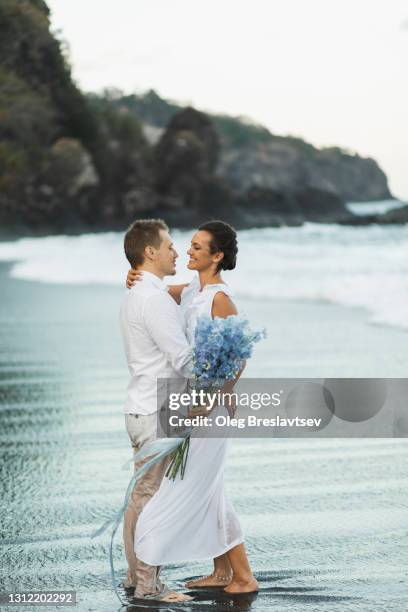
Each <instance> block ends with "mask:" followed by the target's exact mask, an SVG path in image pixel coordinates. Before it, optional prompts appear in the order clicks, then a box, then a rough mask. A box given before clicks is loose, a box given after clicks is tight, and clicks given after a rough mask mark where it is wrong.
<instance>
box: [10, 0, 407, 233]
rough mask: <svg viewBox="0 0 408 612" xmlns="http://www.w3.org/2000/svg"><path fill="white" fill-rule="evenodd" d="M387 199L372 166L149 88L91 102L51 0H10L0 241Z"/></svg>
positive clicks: (254, 219) (340, 208)
mask: <svg viewBox="0 0 408 612" xmlns="http://www.w3.org/2000/svg"><path fill="white" fill-rule="evenodd" d="M389 197H390V193H389V190H388V187H387V180H386V177H385V175H384V173H383V172H382V171H381V169H380V168H379V167H378V165H377V164H376V163H375V162H374V161H373V160H371V159H362V158H360V157H359V156H357V155H351V154H349V153H346V152H344V151H340V150H339V149H321V150H320V149H316V148H315V147H313V146H312V145H310V144H307V143H306V142H304V141H302V140H300V139H296V138H290V137H288V138H283V137H278V136H275V135H273V134H271V133H270V132H269V131H268V130H267V129H266V128H264V127H263V126H259V125H255V124H253V123H251V122H249V121H247V120H243V119H236V118H232V117H228V116H220V115H209V114H206V113H203V112H200V111H198V110H196V109H193V108H189V107H188V108H183V107H181V106H179V105H177V104H174V103H170V102H167V101H166V100H163V99H162V98H160V97H159V96H158V95H157V94H156V93H155V92H152V91H151V92H148V93H147V94H145V95H143V96H136V95H130V96H124V95H122V94H121V93H120V92H117V91H115V90H108V91H106V92H105V94H104V95H88V96H86V97H85V96H84V95H83V94H82V92H81V91H80V90H79V89H78V88H77V87H76V85H75V83H74V82H73V81H72V79H71V73H70V66H69V63H68V60H67V56H66V51H65V46H64V43H63V42H61V41H60V40H58V39H57V38H56V37H55V36H54V35H53V34H52V33H51V32H50V21H49V11H48V8H47V5H46V4H45V2H43V0H1V2H0V234H1V235H2V236H6V235H11V234H13V233H14V234H16V233H18V234H21V233H30V234H32V233H35V232H39V233H49V232H64V233H66V232H81V231H84V230H87V231H92V230H99V229H123V228H124V227H125V226H126V224H128V223H129V222H130V221H132V220H133V219H134V218H135V217H139V216H163V217H165V218H166V219H167V220H168V221H169V223H171V224H172V225H176V226H179V227H193V226H195V225H196V224H197V223H200V222H201V221H204V220H208V218H211V217H221V218H223V219H225V220H227V221H230V222H231V223H233V224H235V225H236V226H237V227H253V226H268V225H275V226H279V225H285V224H287V225H299V224H302V223H303V222H304V221H315V222H325V223H327V222H339V223H354V222H357V221H356V219H355V218H354V215H352V214H351V213H350V212H349V211H348V210H347V208H346V207H345V204H344V202H345V201H347V200H354V201H364V200H370V199H383V198H389ZM392 218H394V217H392ZM395 218H398V219H401V221H400V222H404V219H405V217H395ZM358 222H359V223H361V222H364V220H361V219H360V220H359V221H358ZM366 222H373V220H372V219H371V217H367V219H366ZM375 222H378V220H375ZM388 222H391V221H388ZM397 222H398V221H397Z"/></svg>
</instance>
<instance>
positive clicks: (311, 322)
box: [0, 225, 408, 612]
mask: <svg viewBox="0 0 408 612" xmlns="http://www.w3.org/2000/svg"><path fill="white" fill-rule="evenodd" d="M174 238H175V242H176V244H177V245H179V250H180V263H179V270H180V272H179V275H178V278H188V274H187V273H186V272H184V271H183V261H184V262H185V257H184V255H182V254H184V251H185V250H186V249H187V245H188V241H189V238H190V232H174ZM406 238H407V228H404V227H389V228H381V227H369V228H340V227H336V226H317V225H308V226H305V227H304V228H294V229H288V228H285V229H281V230H272V229H266V230H249V231H246V232H241V233H240V253H239V256H240V257H239V268H238V269H237V271H236V272H234V273H232V274H229V275H226V278H227V280H228V282H229V283H230V284H231V285H233V286H234V287H235V289H236V293H237V300H238V301H239V302H240V304H242V307H243V309H244V310H245V311H246V312H247V314H248V316H249V318H250V319H251V321H253V322H254V325H256V326H257V325H266V326H267V327H268V331H269V337H268V340H267V341H265V342H264V343H263V345H262V346H261V345H259V348H258V350H257V351H256V352H255V354H254V358H253V359H252V361H251V362H250V364H249V367H248V375H251V376H271V375H276V376H285V375H286V376H302V375H305V376H318V375H323V376H325V375H330V376H335V375H337V376H352V375H355V376H357V375H361V376H384V375H386V376H406V364H407V361H408V342H407V339H408V335H407V331H406V327H407V326H406V313H407V305H408V285H407V275H406V270H405V267H406V265H407V264H406V260H407V258H406V250H407V247H406V244H407V242H406ZM121 241H122V236H121V235H119V234H100V235H86V236H80V237H50V238H42V239H23V240H19V241H16V242H13V243H1V244H0V258H1V260H2V263H1V264H0V286H1V301H0V482H1V485H0V488H1V497H0V499H1V501H0V534H1V540H0V591H7V590H9V591H17V590H30V589H31V590H42V591H44V590H59V589H61V590H76V591H77V599H78V604H77V607H76V609H78V610H80V611H81V612H82V611H88V610H89V611H90V610H94V611H98V612H111V611H113V610H119V609H120V603H119V602H118V601H117V599H116V597H115V594H114V592H113V589H112V585H111V581H110V573H109V563H108V542H109V537H108V535H106V534H105V535H104V536H102V537H101V538H99V539H96V540H92V539H91V538H90V534H91V533H92V531H93V530H94V529H95V528H97V527H99V526H100V525H101V524H102V523H103V522H104V521H105V520H106V519H107V518H108V517H109V516H111V515H112V513H113V512H115V511H116V510H117V509H118V507H119V506H120V504H121V501H122V498H123V495H124V491H125V488H126V484H127V482H128V479H129V478H130V475H131V472H130V471H129V472H126V471H123V470H122V469H121V466H122V465H123V463H124V462H125V461H126V460H127V459H128V458H129V455H130V448H129V442H128V439H127V434H126V432H125V428H124V418H123V414H122V410H123V401H124V396H125V390H126V385H127V380H128V375H127V368H126V364H125V360H124V356H123V351H122V344H121V338H120V335H119V326H118V309H119V305H120V301H121V298H122V295H123V292H124V291H125V290H124V288H123V282H124V276H125V274H126V269H127V265H126V262H124V261H123V256H122V250H121ZM350 306H351V307H350ZM356 306H357V307H358V308H355V307H356ZM226 483H227V488H228V491H229V495H230V497H231V500H232V502H233V504H234V506H235V508H236V510H237V511H238V514H239V516H240V519H241V521H242V525H243V528H244V531H245V534H246V546H247V549H248V554H249V557H250V560H251V564H252V567H253V570H254V572H255V574H256V576H257V578H258V581H259V583H260V592H259V594H258V595H256V596H248V597H240V598H238V599H234V600H233V599H232V598H231V597H228V596H226V595H224V594H223V593H222V592H204V591H197V592H194V596H195V601H194V602H192V603H191V604H188V605H183V606H178V607H177V606H175V605H171V606H166V607H165V608H164V609H171V610H176V609H183V610H188V611H189V612H190V611H191V612H194V611H196V612H203V611H208V610H215V611H218V612H221V611H225V610H226V609H234V610H238V611H253V612H264V611H274V612H281V611H282V612H284V611H285V612H286V611H288V612H289V611H291V612H293V611H294V612H304V611H307V612H309V611H310V612H345V611H346V610H347V611H351V612H377V611H378V612H380V611H381V612H384V611H386V612H388V611H392V612H394V611H395V612H406V610H407V609H408V586H407V575H408V543H407V536H408V487H407V484H408V445H407V442H406V439H402V438H401V439H385V438H383V439H380V438H378V439H354V440H351V439H326V440H324V439H303V440H300V439H299V440H293V439H280V438H279V439H278V438H275V439H269V440H265V439H262V440H261V439H260V440H233V441H232V445H231V448H230V454H229V461H228V466H227V470H226ZM181 520H182V519H181ZM114 557H115V567H116V571H117V581H118V582H119V579H120V578H122V577H123V575H124V572H125V567H126V566H125V559H124V554H123V547H122V544H121V534H120V530H119V532H118V534H117V536H116V539H115V545H114ZM210 571H211V564H210V563H192V564H188V563H186V564H178V565H173V566H169V567H166V568H164V570H163V576H164V578H165V580H166V582H168V583H169V585H170V586H171V587H174V588H181V587H182V585H183V583H184V581H185V580H186V579H187V578H189V577H191V576H197V575H201V574H202V573H209V572H210ZM122 596H123V597H124V598H125V597H126V594H125V592H124V591H122ZM126 601H127V609H129V610H133V611H135V610H142V609H146V608H143V607H141V606H134V605H132V600H131V598H127V599H126ZM9 609H10V610H13V609H14V610H15V609H16V607H14V608H11V607H10V608H9ZM22 609H24V610H29V609H30V608H29V607H24V608H22ZM33 609H34V608H33ZM36 609H37V608H36ZM51 609H52V608H51ZM122 609H123V608H122Z"/></svg>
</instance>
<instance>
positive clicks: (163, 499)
mask: <svg viewBox="0 0 408 612" xmlns="http://www.w3.org/2000/svg"><path fill="white" fill-rule="evenodd" d="M237 251H238V248H237V241H236V233H235V231H234V230H233V229H232V228H231V227H230V226H229V225H228V224H226V223H223V222H222V221H211V222H209V223H205V224H203V225H201V226H200V228H199V230H198V231H197V232H196V234H194V236H193V238H192V241H191V247H190V249H189V250H188V251H187V253H188V255H189V256H190V259H189V262H188V268H189V269H190V270H195V271H197V272H198V276H197V277H195V279H194V280H193V281H192V282H191V283H190V284H184V285H172V286H170V287H169V292H170V294H171V295H172V297H173V298H174V299H175V300H176V302H177V303H178V304H180V308H181V311H182V313H183V318H184V324H185V331H186V335H187V338H188V340H189V341H190V342H191V343H193V339H194V329H195V324H196V321H197V317H198V316H199V315H201V314H208V315H210V316H212V317H213V318H214V317H223V318H225V317H228V316H229V315H236V314H237V309H236V307H235V305H234V303H233V302H232V300H231V295H232V291H231V290H230V289H229V287H228V286H227V285H226V284H225V283H224V281H223V280H222V278H221V270H233V269H234V268H235V263H236V254H237ZM138 278H140V275H139V274H138V273H137V272H135V271H131V272H130V273H129V275H128V285H131V284H132V281H134V280H137V279H138ZM230 385H231V386H232V385H233V383H230ZM215 411H218V413H220V414H221V413H222V411H225V412H226V408H224V407H223V406H219V407H217V408H216V409H215ZM226 448H227V439H226V438H196V437H192V438H191V442H190V449H189V456H188V460H187V467H186V470H185V474H184V478H183V479H181V478H180V476H179V475H178V476H177V477H176V480H175V481H173V480H170V479H168V478H164V479H163V481H162V483H161V485H160V488H159V490H158V491H157V493H156V494H155V495H154V496H153V497H152V499H151V500H150V501H149V502H148V503H147V505H146V506H145V508H144V509H143V511H142V513H141V515H140V517H139V519H138V522H137V526H136V534H135V552H136V556H137V557H138V558H139V559H141V560H142V561H144V562H145V563H147V564H149V565H157V566H159V565H164V564H166V563H175V562H182V561H194V560H201V559H204V558H209V557H210V558H211V557H213V558H214V571H213V573H212V574H210V575H209V576H205V577H203V578H200V579H198V580H192V581H190V582H187V583H186V587H187V588H198V587H214V586H215V587H216V586H219V587H224V591H226V592H227V593H249V592H254V591H257V590H258V583H257V581H256V579H255V578H254V576H253V574H252V571H251V568H250V566H249V563H248V559H247V556H246V553H245V548H244V544H243V535H242V531H241V527H240V525H239V521H238V518H237V516H236V514H235V511H234V509H233V508H232V506H231V504H230V503H229V501H228V500H227V498H226V496H225V490H224V481H223V476H224V464H225V453H226Z"/></svg>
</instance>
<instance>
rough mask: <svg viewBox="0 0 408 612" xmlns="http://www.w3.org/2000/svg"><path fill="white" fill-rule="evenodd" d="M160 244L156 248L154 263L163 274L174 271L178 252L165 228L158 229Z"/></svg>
mask: <svg viewBox="0 0 408 612" xmlns="http://www.w3.org/2000/svg"><path fill="white" fill-rule="evenodd" d="M160 238H161V244H160V247H159V248H158V249H157V250H156V264H157V266H158V268H160V272H161V273H162V274H163V275H164V276H172V275H174V274H175V273H176V259H177V257H178V253H177V251H176V249H175V248H174V245H173V241H172V239H171V236H170V235H169V233H168V232H167V231H166V230H160Z"/></svg>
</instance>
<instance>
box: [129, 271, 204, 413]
mask: <svg viewBox="0 0 408 612" xmlns="http://www.w3.org/2000/svg"><path fill="white" fill-rule="evenodd" d="M120 323H121V329H122V336H123V341H124V345H125V353H126V358H127V362H128V367H129V372H130V376H131V379H130V382H129V385H128V390H127V397H126V402H125V413H126V414H153V413H154V412H156V411H157V408H158V406H157V379H158V378H172V379H176V378H188V377H189V376H191V368H192V352H191V347H190V345H189V343H188V341H187V338H186V336H185V334H184V331H183V322H182V319H181V315H180V311H179V307H178V306H177V304H176V302H175V301H174V300H173V298H172V297H171V296H170V295H169V293H168V292H167V287H166V285H165V284H164V283H163V281H162V280H161V279H160V278H159V277H158V276H156V275H155V274H151V273H150V272H146V271H144V270H143V280H141V281H138V282H136V283H135V284H134V285H133V286H132V288H131V289H130V290H129V291H127V293H126V296H125V298H124V300H123V304H122V308H121V311H120Z"/></svg>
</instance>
